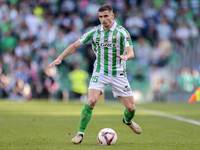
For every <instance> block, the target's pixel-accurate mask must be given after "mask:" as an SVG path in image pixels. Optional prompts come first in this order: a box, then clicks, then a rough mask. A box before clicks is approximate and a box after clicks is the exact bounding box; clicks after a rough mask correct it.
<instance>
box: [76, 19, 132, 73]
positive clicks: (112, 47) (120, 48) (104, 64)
mask: <svg viewBox="0 0 200 150" xmlns="http://www.w3.org/2000/svg"><path fill="white" fill-rule="evenodd" d="M79 40H80V42H81V43H83V44H85V43H87V42H88V41H90V40H91V41H92V49H93V51H94V53H95V55H96V60H95V63H94V71H95V72H98V73H102V74H104V75H108V76H114V77H119V76H126V75H125V69H126V61H123V60H121V59H120V58H118V57H117V56H116V55H117V54H118V55H123V54H126V51H125V48H126V47H128V46H133V45H132V41H131V37H130V35H129V33H128V31H127V30H126V29H125V28H123V27H122V26H119V25H117V23H116V22H115V21H114V24H113V26H112V28H111V29H110V30H108V31H107V32H106V31H105V30H104V29H103V26H102V25H99V26H96V27H94V28H92V29H91V30H89V31H88V32H86V33H85V34H84V35H83V36H81V38H80V39H79Z"/></svg>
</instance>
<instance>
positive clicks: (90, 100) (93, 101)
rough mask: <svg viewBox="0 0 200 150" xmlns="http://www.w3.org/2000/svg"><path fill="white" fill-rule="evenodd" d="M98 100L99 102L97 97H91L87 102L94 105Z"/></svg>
mask: <svg viewBox="0 0 200 150" xmlns="http://www.w3.org/2000/svg"><path fill="white" fill-rule="evenodd" d="M96 102H97V100H96V99H95V98H89V99H88V101H87V104H88V105H90V106H92V107H94V106H95V104H96Z"/></svg>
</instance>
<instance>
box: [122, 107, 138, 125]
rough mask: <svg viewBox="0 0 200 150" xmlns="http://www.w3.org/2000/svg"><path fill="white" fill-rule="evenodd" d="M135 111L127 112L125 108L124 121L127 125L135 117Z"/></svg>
mask: <svg viewBox="0 0 200 150" xmlns="http://www.w3.org/2000/svg"><path fill="white" fill-rule="evenodd" d="M135 111H136V110H135ZM135 111H134V112H129V111H128V110H127V109H126V108H125V109H124V119H125V121H126V122H127V123H129V122H131V119H132V118H133V117H134V116H135Z"/></svg>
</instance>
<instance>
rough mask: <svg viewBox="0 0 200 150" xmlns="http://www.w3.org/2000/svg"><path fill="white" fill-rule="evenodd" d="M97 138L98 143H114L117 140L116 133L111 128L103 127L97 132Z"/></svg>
mask: <svg viewBox="0 0 200 150" xmlns="http://www.w3.org/2000/svg"><path fill="white" fill-rule="evenodd" d="M97 140H98V142H99V144H100V145H114V144H115V143H116V141H117V134H116V132H115V131H114V130H113V129H111V128H104V129H102V130H101V131H100V132H99V134H98V136H97Z"/></svg>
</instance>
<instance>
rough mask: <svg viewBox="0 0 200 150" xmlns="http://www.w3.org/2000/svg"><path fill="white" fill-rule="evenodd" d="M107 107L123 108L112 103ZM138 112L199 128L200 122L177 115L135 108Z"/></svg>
mask: <svg viewBox="0 0 200 150" xmlns="http://www.w3.org/2000/svg"><path fill="white" fill-rule="evenodd" d="M107 104H108V105H109V104H111V105H109V106H111V107H116V108H124V107H123V105H113V104H112V103H107ZM137 110H138V111H141V112H144V113H146V114H151V115H156V116H162V117H166V118H170V119H175V120H178V121H183V122H187V123H191V124H195V125H198V126H200V121H196V120H193V119H187V118H183V117H180V116H177V115H172V114H168V113H164V112H161V111H157V110H152V109H146V108H142V107H137Z"/></svg>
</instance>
